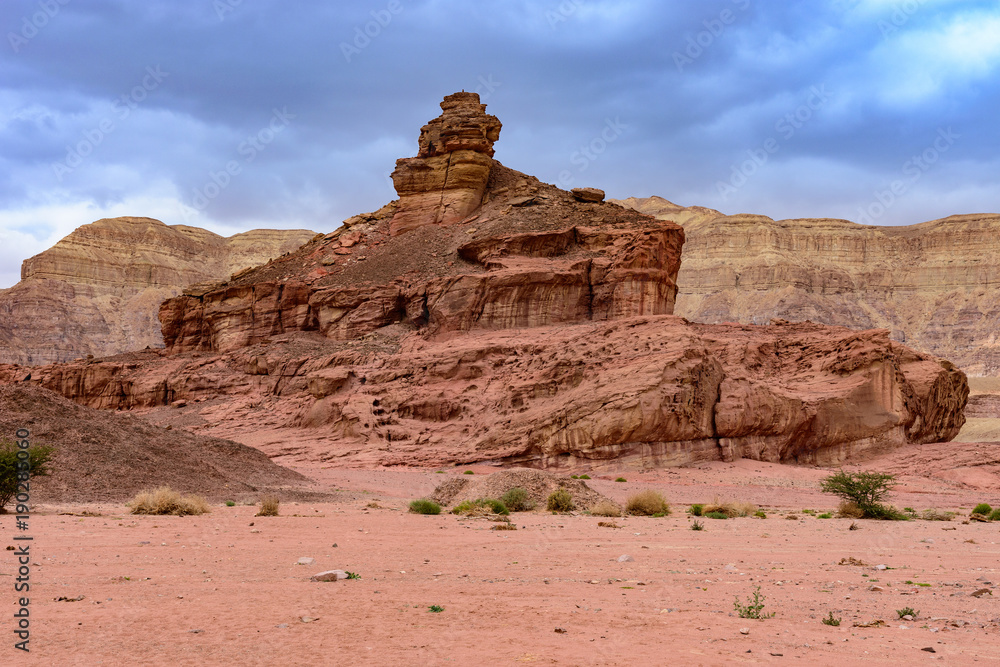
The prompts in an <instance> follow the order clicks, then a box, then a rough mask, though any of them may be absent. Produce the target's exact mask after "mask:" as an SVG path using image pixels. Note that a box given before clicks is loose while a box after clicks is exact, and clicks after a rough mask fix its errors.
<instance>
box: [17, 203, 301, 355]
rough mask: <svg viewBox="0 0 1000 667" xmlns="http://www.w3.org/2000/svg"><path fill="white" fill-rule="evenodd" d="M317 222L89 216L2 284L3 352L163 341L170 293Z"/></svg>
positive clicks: (266, 255)
mask: <svg viewBox="0 0 1000 667" xmlns="http://www.w3.org/2000/svg"><path fill="white" fill-rule="evenodd" d="M312 236H314V232H310V231H307V230H273V229H257V230H253V231H249V232H244V233H242V234H236V235H234V236H231V237H229V238H224V237H221V236H219V235H217V234H213V233H212V232H209V231H206V230H204V229H198V228H196V227H187V226H185V225H172V226H168V225H165V224H163V223H162V222H160V221H158V220H153V219H151V218H131V217H126V218H113V219H103V220H98V221H97V222H94V223H91V224H89V225H83V226H82V227H80V228H78V229H76V230H75V231H74V232H73V233H72V234H70V235H69V236H67V237H66V238H64V239H62V240H61V241H59V243H57V244H56V245H54V246H53V247H51V248H49V249H48V250H46V251H45V252H43V253H41V254H38V255H35V256H34V257H31V258H29V259H26V260H25V261H24V263H23V265H22V266H21V282H19V283H18V284H17V285H15V286H13V287H11V288H10V289H7V290H2V291H0V362H2V363H20V364H29V365H30V364H44V363H50V362H53V361H66V360H69V359H75V358H77V357H81V356H85V355H87V354H93V355H108V354H116V353H119V352H124V351H126V350H130V349H141V348H143V347H145V346H147V345H149V346H152V347H160V346H162V345H163V339H162V337H161V335H160V326H159V322H158V320H157V311H158V309H159V305H160V303H161V302H162V301H163V300H164V299H167V298H169V297H172V296H175V295H176V294H179V293H180V291H181V289H182V288H183V287H185V286H187V285H190V284H192V283H199V282H203V281H220V280H225V279H228V278H229V277H230V275H231V274H232V273H234V272H236V271H240V270H242V269H246V268H249V267H252V266H255V265H257V264H261V263H263V262H266V261H268V260H269V259H271V258H272V257H277V256H279V255H281V254H282V253H285V252H289V251H291V250H294V249H295V248H297V247H299V246H300V245H302V244H303V243H305V242H306V241H308V240H309V239H310V238H311V237H312Z"/></svg>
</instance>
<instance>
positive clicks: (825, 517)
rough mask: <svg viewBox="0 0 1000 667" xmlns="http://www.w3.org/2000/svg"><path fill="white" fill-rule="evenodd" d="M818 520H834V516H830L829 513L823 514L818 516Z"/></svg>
mask: <svg viewBox="0 0 1000 667" xmlns="http://www.w3.org/2000/svg"><path fill="white" fill-rule="evenodd" d="M816 518H817V519H832V518H833V515H832V514H830V513H829V512H823V513H822V514H817V515H816Z"/></svg>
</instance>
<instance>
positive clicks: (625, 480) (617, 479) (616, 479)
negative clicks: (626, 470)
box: [615, 477, 628, 482]
mask: <svg viewBox="0 0 1000 667" xmlns="http://www.w3.org/2000/svg"><path fill="white" fill-rule="evenodd" d="M615 481H616V482H627V481H628V480H627V479H625V478H624V477H616V478H615Z"/></svg>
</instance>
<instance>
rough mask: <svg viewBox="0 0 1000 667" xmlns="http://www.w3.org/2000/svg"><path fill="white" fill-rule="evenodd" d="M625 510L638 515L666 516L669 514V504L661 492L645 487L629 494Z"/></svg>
mask: <svg viewBox="0 0 1000 667" xmlns="http://www.w3.org/2000/svg"><path fill="white" fill-rule="evenodd" d="M625 511H626V512H628V513H629V514H636V515H639V516H666V515H668V514H670V505H669V504H668V503H667V499H666V498H664V497H663V494H661V493H659V492H657V491H653V490H652V489H647V490H645V491H640V492H639V493H636V494H633V495H631V496H629V499H628V502H627V503H625Z"/></svg>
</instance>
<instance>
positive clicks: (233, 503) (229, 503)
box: [226, 500, 236, 507]
mask: <svg viewBox="0 0 1000 667" xmlns="http://www.w3.org/2000/svg"><path fill="white" fill-rule="evenodd" d="M226 507H236V501H235V500H227V501H226Z"/></svg>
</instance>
